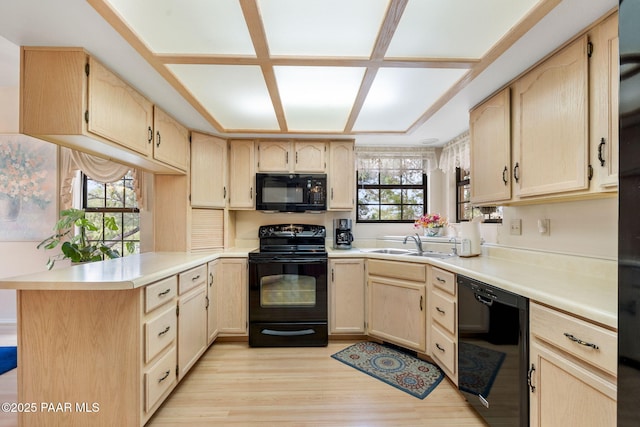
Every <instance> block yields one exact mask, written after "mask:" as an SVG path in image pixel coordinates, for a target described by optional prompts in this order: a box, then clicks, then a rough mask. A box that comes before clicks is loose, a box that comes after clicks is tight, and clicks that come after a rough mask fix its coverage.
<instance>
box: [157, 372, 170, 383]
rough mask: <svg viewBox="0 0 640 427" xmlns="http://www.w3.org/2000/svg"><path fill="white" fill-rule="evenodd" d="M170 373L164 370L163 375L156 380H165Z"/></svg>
mask: <svg viewBox="0 0 640 427" xmlns="http://www.w3.org/2000/svg"><path fill="white" fill-rule="evenodd" d="M170 373H171V371H164V375H163V376H162V377H161V378H158V382H159V383H161V382H162V381H164V380H166V379H167V378H168V377H169V374H170Z"/></svg>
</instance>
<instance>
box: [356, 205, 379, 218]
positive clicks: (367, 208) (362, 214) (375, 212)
mask: <svg viewBox="0 0 640 427" xmlns="http://www.w3.org/2000/svg"><path fill="white" fill-rule="evenodd" d="M358 218H359V219H361V220H364V221H375V220H378V219H380V211H379V206H378V205H359V206H358Z"/></svg>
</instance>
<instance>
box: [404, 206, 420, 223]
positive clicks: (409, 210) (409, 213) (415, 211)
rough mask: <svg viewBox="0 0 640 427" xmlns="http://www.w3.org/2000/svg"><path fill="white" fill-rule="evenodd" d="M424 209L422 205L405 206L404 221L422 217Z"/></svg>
mask: <svg viewBox="0 0 640 427" xmlns="http://www.w3.org/2000/svg"><path fill="white" fill-rule="evenodd" d="M423 210H424V207H423V206H422V205H404V209H403V211H402V219H410V220H416V219H417V218H419V217H420V216H421V215H422V213H423V212H422V211H423Z"/></svg>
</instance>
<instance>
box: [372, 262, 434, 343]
mask: <svg viewBox="0 0 640 427" xmlns="http://www.w3.org/2000/svg"><path fill="white" fill-rule="evenodd" d="M367 271H368V278H367V333H368V335H371V336H374V337H377V338H380V339H383V340H386V341H390V342H392V343H395V344H398V345H400V346H403V347H407V348H411V349H414V350H417V351H420V352H423V353H424V352H425V351H426V338H427V330H426V312H427V301H426V286H425V285H426V280H427V277H426V266H425V265H424V264H418V263H408V262H397V261H386V260H376V259H370V260H368V261H367Z"/></svg>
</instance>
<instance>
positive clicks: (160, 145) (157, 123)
mask: <svg viewBox="0 0 640 427" xmlns="http://www.w3.org/2000/svg"><path fill="white" fill-rule="evenodd" d="M21 54H22V67H21V83H20V90H21V105H20V132H21V133H24V134H27V135H31V136H34V137H36V138H40V139H43V140H46V141H50V142H53V143H55V144H58V145H63V146H66V147H69V148H73V149H75V150H78V151H82V152H86V153H89V154H93V155H96V156H99V157H104V158H109V159H113V160H114V161H116V162H119V163H123V164H127V165H131V166H133V167H136V168H141V169H144V170H148V171H150V172H155V173H164V174H184V173H185V171H186V169H187V165H188V158H187V155H188V149H189V147H188V135H189V132H188V130H187V129H186V128H185V127H183V126H182V125H180V124H179V123H178V122H176V121H175V120H174V119H173V118H171V117H169V116H168V115H167V114H166V113H164V112H162V111H161V110H159V109H158V108H157V107H154V105H153V104H152V103H151V101H149V100H148V99H146V98H145V97H144V96H142V95H141V94H140V93H138V92H137V91H136V90H135V89H134V88H132V87H131V86H130V85H128V84H127V83H126V82H125V81H123V80H122V79H120V78H119V77H118V76H116V75H115V74H114V73H112V72H111V71H110V70H108V69H107V68H105V67H104V66H103V65H102V64H100V63H99V62H98V61H96V60H95V58H93V57H91V56H90V54H89V53H88V52H86V51H85V50H84V49H82V48H54V47H22V48H21Z"/></svg>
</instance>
